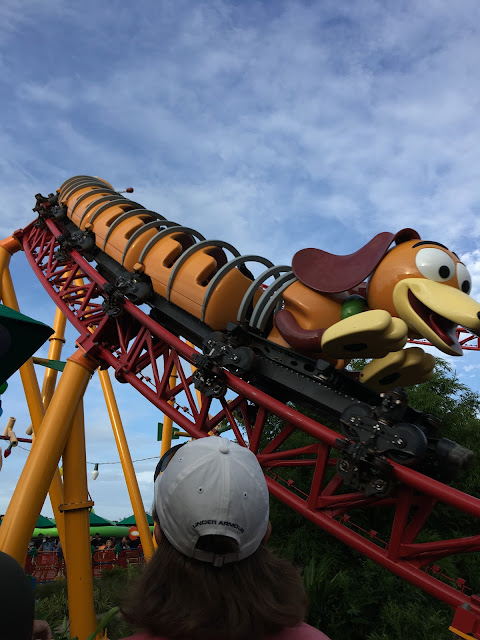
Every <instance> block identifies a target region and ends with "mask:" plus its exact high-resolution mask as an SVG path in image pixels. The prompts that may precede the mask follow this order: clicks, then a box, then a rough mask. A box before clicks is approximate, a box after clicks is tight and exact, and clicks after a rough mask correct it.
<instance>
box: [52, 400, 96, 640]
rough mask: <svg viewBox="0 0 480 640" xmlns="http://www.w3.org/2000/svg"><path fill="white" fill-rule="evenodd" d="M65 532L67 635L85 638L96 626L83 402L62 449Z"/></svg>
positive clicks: (62, 507) (78, 406) (80, 403)
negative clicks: (68, 551)
mask: <svg viewBox="0 0 480 640" xmlns="http://www.w3.org/2000/svg"><path fill="white" fill-rule="evenodd" d="M63 483H64V493H65V503H64V504H63V505H61V506H60V510H61V511H63V514H64V518H65V534H66V538H67V542H68V548H69V549H70V553H69V554H68V557H67V586H68V612H69V618H70V635H71V636H72V637H73V638H75V637H78V638H79V639H80V640H84V639H85V638H87V636H89V635H90V634H91V633H92V632H93V631H94V630H95V629H96V627H97V620H96V617H95V610H94V608H93V578H92V554H91V549H90V528H89V526H90V525H89V513H90V509H91V508H92V506H93V502H92V501H91V500H90V499H89V495H88V488H87V459H86V453H85V425H84V417H83V402H82V400H80V401H79V402H78V405H77V410H76V412H75V415H74V418H73V421H72V426H71V430H70V435H69V436H68V440H67V444H66V446H65V449H64V451H63Z"/></svg>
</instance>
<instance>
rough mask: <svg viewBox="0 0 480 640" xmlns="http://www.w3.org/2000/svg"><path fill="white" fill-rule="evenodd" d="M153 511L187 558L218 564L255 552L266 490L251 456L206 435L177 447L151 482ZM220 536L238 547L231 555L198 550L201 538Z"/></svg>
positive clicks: (263, 519)
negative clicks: (153, 497) (163, 469)
mask: <svg viewBox="0 0 480 640" xmlns="http://www.w3.org/2000/svg"><path fill="white" fill-rule="evenodd" d="M155 508H156V511H157V515H158V519H159V523H160V527H161V529H162V531H163V533H164V535H165V536H166V537H167V539H168V540H169V542H170V543H171V544H172V545H173V546H174V547H175V548H176V549H177V550H178V551H180V553H183V554H184V555H185V556H188V557H189V558H196V559H197V560H202V561H204V562H210V563H212V564H214V565H215V566H221V565H223V564H226V563H228V562H236V561H238V560H242V559H243V558H247V557H248V556H250V555H251V554H252V553H254V551H256V550H257V549H258V547H259V546H260V543H261V542H262V540H263V538H264V536H265V533H266V531H267V527H268V519H269V500H268V489H267V483H266V481H265V476H264V475H263V471H262V468H261V467H260V465H259V463H258V460H257V458H256V457H255V455H254V454H253V453H252V452H251V451H249V450H248V449H246V448H245V447H241V446H240V445H238V444H236V443H234V442H232V441H231V440H227V439H226V438H221V437H219V436H210V437H204V438H200V439H199V440H193V441H191V442H187V443H186V444H185V445H183V446H181V447H180V448H177V451H176V452H175V455H174V456H173V457H171V458H170V462H169V463H168V466H167V467H166V469H165V471H164V472H163V473H161V474H160V475H159V476H158V477H157V479H156V480H155ZM207 535H221V536H228V537H230V538H233V539H234V540H236V541H237V543H238V551H237V552H235V553H223V554H222V553H214V552H209V551H203V550H200V549H197V548H196V544H197V541H198V539H199V538H200V537H202V536H207Z"/></svg>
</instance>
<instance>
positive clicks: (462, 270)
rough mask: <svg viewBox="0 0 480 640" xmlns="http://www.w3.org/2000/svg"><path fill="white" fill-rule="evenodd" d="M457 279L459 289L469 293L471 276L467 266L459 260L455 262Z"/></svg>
mask: <svg viewBox="0 0 480 640" xmlns="http://www.w3.org/2000/svg"><path fill="white" fill-rule="evenodd" d="M457 279H458V286H459V287H460V289H461V290H462V291H463V292H464V293H470V291H471V290H472V276H471V275H470V273H469V271H468V269H467V267H466V266H465V265H464V264H462V263H461V262H459V263H458V264H457Z"/></svg>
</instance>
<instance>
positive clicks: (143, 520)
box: [98, 369, 154, 560]
mask: <svg viewBox="0 0 480 640" xmlns="http://www.w3.org/2000/svg"><path fill="white" fill-rule="evenodd" d="M98 375H99V376H100V382H101V384H102V389H103V394H104V396H105V402H106V404H107V409H108V415H109V416H110V422H111V423H112V429H113V434H114V436H115V442H116V443H117V448H118V454H119V456H120V461H121V463H122V469H123V474H124V476H125V481H126V483H127V489H128V495H129V496H130V502H131V503H132V507H133V513H134V515H135V522H136V524H137V527H138V532H139V534H140V540H141V543H142V548H143V553H144V554H145V558H146V559H147V560H150V558H151V557H152V555H153V552H154V548H153V542H152V536H151V534H150V529H149V527H148V522H147V516H146V515H145V509H144V507H143V501H142V496H141V495H140V489H139V488H138V482H137V476H136V475H135V469H134V468H133V464H132V457H131V455H130V450H129V448H128V442H127V438H126V437H125V431H124V429H123V424H122V419H121V417H120V412H119V410H118V406H117V401H116V399H115V394H114V392H113V387H112V381H111V380H110V376H109V375H108V371H102V370H101V369H99V370H98Z"/></svg>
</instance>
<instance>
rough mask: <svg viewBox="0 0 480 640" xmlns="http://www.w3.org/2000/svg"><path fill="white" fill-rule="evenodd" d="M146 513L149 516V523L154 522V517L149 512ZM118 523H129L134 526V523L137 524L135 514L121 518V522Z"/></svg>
mask: <svg viewBox="0 0 480 640" xmlns="http://www.w3.org/2000/svg"><path fill="white" fill-rule="evenodd" d="M145 515H146V516H147V522H148V524H153V518H152V516H151V515H150V514H149V513H145ZM117 524H118V525H127V526H129V527H130V526H132V525H133V524H137V523H136V521H135V515H131V516H129V517H128V518H124V519H123V520H120V522H117Z"/></svg>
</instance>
